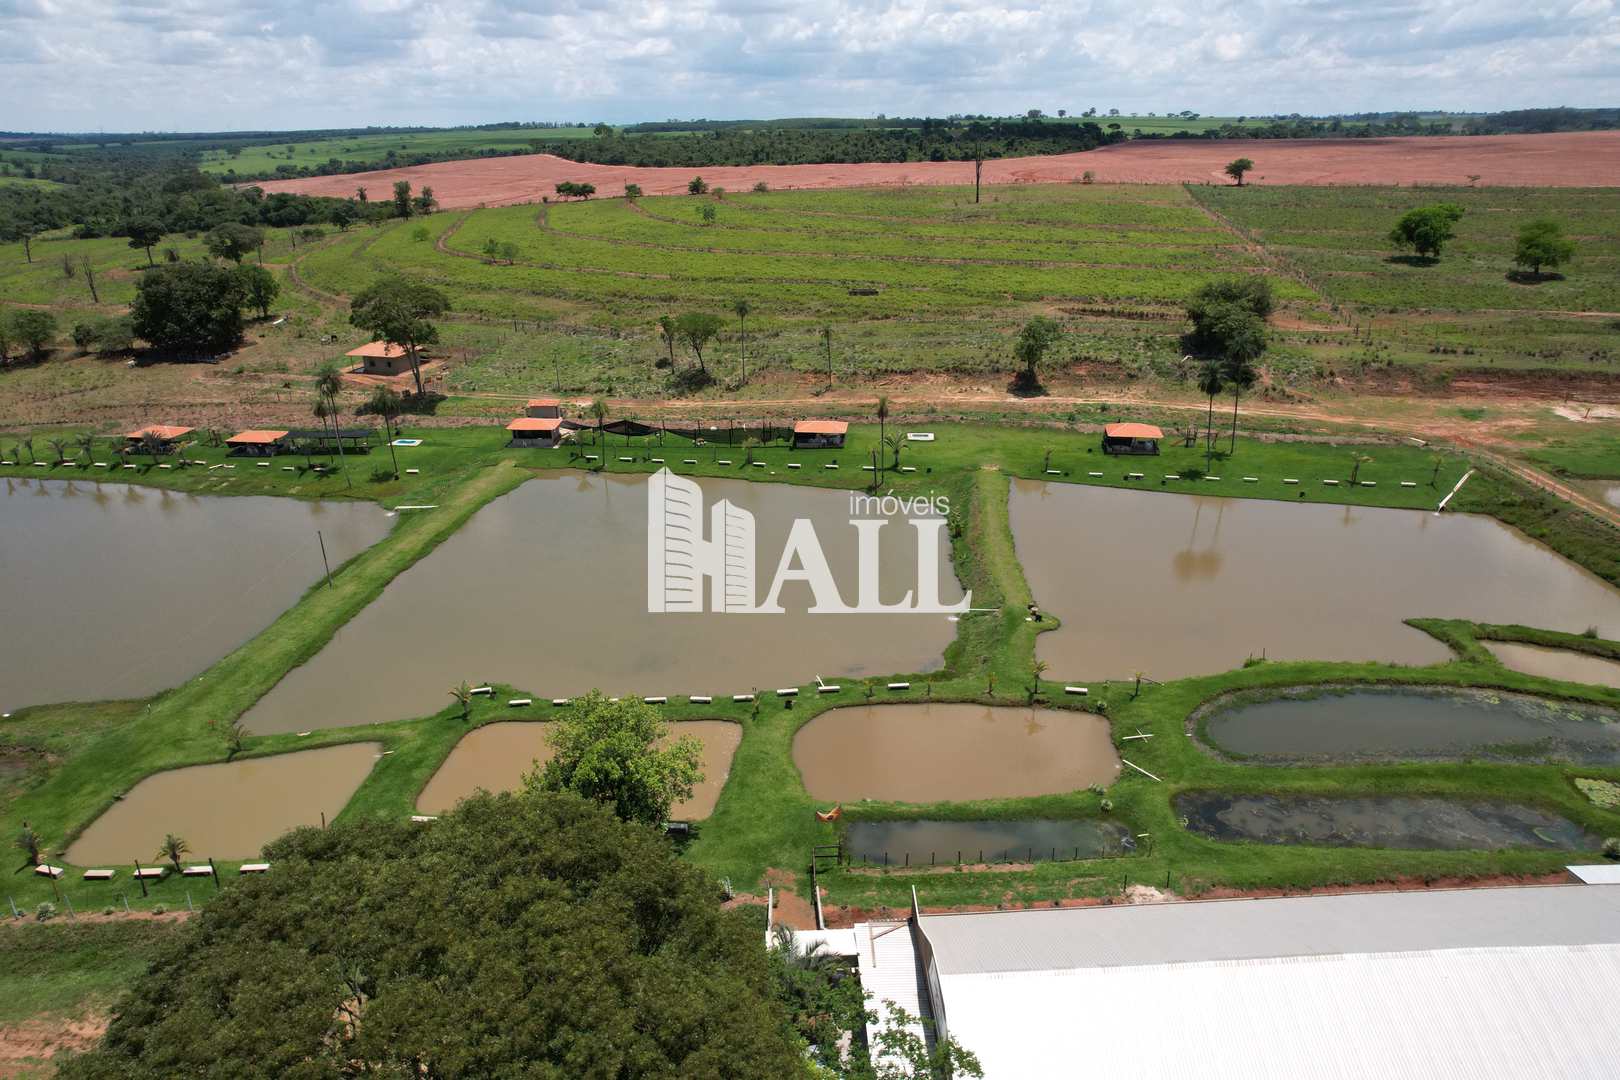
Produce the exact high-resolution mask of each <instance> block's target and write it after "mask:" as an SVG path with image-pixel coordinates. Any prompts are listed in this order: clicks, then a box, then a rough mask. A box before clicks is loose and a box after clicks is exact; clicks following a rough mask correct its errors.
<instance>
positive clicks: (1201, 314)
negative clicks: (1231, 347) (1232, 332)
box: [1187, 274, 1277, 353]
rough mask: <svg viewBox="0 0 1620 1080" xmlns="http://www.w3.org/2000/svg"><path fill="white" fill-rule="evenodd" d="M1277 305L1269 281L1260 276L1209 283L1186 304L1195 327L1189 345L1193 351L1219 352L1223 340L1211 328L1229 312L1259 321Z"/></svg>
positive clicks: (1232, 278) (1243, 276)
mask: <svg viewBox="0 0 1620 1080" xmlns="http://www.w3.org/2000/svg"><path fill="white" fill-rule="evenodd" d="M1276 306H1277V300H1276V296H1275V294H1274V293H1273V292H1272V289H1271V281H1270V279H1268V278H1265V277H1262V276H1261V275H1259V274H1242V275H1239V276H1237V277H1229V278H1217V279H1216V280H1214V281H1210V282H1207V283H1205V284H1204V285H1202V286H1201V287H1200V288H1199V289H1198V291H1197V292H1195V293H1193V295H1192V299H1190V300H1188V301H1187V318H1188V320H1189V321H1190V322H1191V323H1192V325H1193V329H1192V334H1191V335H1189V340H1188V343H1187V344H1188V346H1189V347H1190V348H1191V349H1192V350H1193V351H1194V352H1198V353H1219V352H1220V351H1221V348H1222V345H1223V341H1222V340H1221V339H1220V337H1219V335H1216V334H1214V333H1212V332H1211V328H1212V327H1213V326H1214V324H1215V323H1216V321H1217V318H1218V317H1220V318H1224V317H1225V314H1226V309H1228V308H1231V307H1237V308H1241V309H1242V310H1244V311H1247V312H1249V313H1250V314H1252V315H1254V316H1255V317H1256V318H1258V319H1269V318H1270V317H1271V313H1272V312H1273V311H1274V310H1276Z"/></svg>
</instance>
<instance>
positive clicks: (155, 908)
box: [152, 904, 169, 915]
mask: <svg viewBox="0 0 1620 1080" xmlns="http://www.w3.org/2000/svg"><path fill="white" fill-rule="evenodd" d="M168 913H169V909H168V908H166V907H164V906H163V905H162V904H153V905H152V914H154V915H167V914H168Z"/></svg>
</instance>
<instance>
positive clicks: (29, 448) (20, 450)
mask: <svg viewBox="0 0 1620 1080" xmlns="http://www.w3.org/2000/svg"><path fill="white" fill-rule="evenodd" d="M24 454H27V455H28V464H30V465H32V464H33V463H34V440H33V439H23V440H22V441H21V442H19V443H18V444H17V463H18V464H21V463H22V459H23V455H24Z"/></svg>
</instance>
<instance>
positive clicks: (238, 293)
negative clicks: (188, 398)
mask: <svg viewBox="0 0 1620 1080" xmlns="http://www.w3.org/2000/svg"><path fill="white" fill-rule="evenodd" d="M245 299H246V298H245V297H244V295H243V292H242V281H241V279H240V278H239V277H237V276H236V274H235V273H234V272H232V271H231V270H229V269H226V268H225V267H223V266H217V265H214V264H211V263H204V262H178V263H170V264H167V265H164V266H159V267H157V268H156V269H152V270H148V271H147V272H146V273H144V274H142V275H141V279H140V280H139V281H138V282H136V283H135V300H134V302H133V303H132V304H131V305H130V315H131V323H132V325H133V329H134V331H135V333H136V335H137V336H139V337H141V338H144V339H145V340H146V341H147V342H149V343H150V344H151V345H152V346H153V347H154V348H157V349H162V350H169V351H173V352H177V353H180V354H183V355H193V356H195V355H207V354H211V353H217V352H222V351H224V350H226V349H230V348H234V347H235V346H236V344H237V342H239V341H241V339H242V304H243V303H244V301H245Z"/></svg>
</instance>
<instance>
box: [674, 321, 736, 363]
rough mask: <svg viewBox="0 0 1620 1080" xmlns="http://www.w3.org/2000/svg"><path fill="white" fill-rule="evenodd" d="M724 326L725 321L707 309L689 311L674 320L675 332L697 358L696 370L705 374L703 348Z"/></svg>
mask: <svg viewBox="0 0 1620 1080" xmlns="http://www.w3.org/2000/svg"><path fill="white" fill-rule="evenodd" d="M724 326H725V321H724V320H723V319H721V318H720V316H718V315H714V314H711V313H710V312H707V311H689V312H687V313H686V314H684V315H682V316H681V317H680V318H678V319H676V320H675V331H676V333H678V334H679V335H680V338H681V341H683V342H684V343H685V344H686V347H687V348H688V349H691V350H692V355H693V356H694V357H696V358H697V364H698V370H699V371H701V372H703V373H704V374H705V375H706V374H708V371H709V369H708V368H707V367H706V366H705V365H704V363H703V350H704V348H705V347H706V346H707V345H708V344H709V342H711V341H713V340H714V339H715V336H716V335H717V334H719V333H720V331H721V329H723V328H724Z"/></svg>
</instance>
